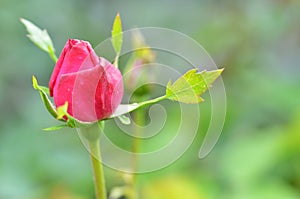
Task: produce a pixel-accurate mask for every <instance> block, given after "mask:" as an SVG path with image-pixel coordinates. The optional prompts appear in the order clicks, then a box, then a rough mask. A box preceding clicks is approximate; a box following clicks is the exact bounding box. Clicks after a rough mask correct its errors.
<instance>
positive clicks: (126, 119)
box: [118, 115, 131, 125]
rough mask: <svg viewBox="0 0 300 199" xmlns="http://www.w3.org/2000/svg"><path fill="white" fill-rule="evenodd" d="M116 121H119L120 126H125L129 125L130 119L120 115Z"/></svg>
mask: <svg viewBox="0 0 300 199" xmlns="http://www.w3.org/2000/svg"><path fill="white" fill-rule="evenodd" d="M118 119H119V120H120V122H121V123H122V124H125V125H129V124H131V121H130V118H129V117H127V116H126V115H120V116H118Z"/></svg>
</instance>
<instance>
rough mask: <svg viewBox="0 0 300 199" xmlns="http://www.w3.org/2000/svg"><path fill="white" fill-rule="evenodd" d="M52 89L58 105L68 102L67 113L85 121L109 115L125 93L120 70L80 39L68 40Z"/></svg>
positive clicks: (57, 67)
mask: <svg viewBox="0 0 300 199" xmlns="http://www.w3.org/2000/svg"><path fill="white" fill-rule="evenodd" d="M49 88H50V95H51V96H53V97H54V103H55V105H56V107H59V106H62V105H64V104H65V103H66V102H68V113H69V114H70V115H71V116H73V117H74V118H76V119H78V120H80V121H83V122H95V121H97V120H102V119H105V118H108V117H109V116H110V115H111V114H112V113H113V112H114V111H115V110H116V108H117V107H118V105H119V104H120V102H121V99H122V96H123V81H122V75H121V73H120V71H119V70H118V69H117V68H116V67H115V66H114V65H112V64H111V63H110V62H109V61H107V60H106V59H104V58H101V57H98V56H97V55H96V53H95V52H94V50H93V49H92V47H91V45H90V44H89V43H88V42H85V41H81V40H71V39H69V40H68V42H67V43H66V45H65V47H64V49H63V51H62V53H61V55H60V57H59V59H58V61H57V63H56V65H55V67H54V71H53V73H52V76H51V79H50V82H49Z"/></svg>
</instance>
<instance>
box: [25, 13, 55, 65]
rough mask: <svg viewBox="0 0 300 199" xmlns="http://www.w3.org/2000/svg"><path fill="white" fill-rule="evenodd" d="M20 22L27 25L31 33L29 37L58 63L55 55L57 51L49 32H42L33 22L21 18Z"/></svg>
mask: <svg viewBox="0 0 300 199" xmlns="http://www.w3.org/2000/svg"><path fill="white" fill-rule="evenodd" d="M20 21H21V22H22V23H23V24H24V25H25V27H26V30H27V32H28V33H29V34H28V35H27V37H28V38H29V39H30V40H31V41H32V42H33V43H34V44H35V45H36V46H37V47H39V48H40V49H42V50H43V51H45V52H47V53H48V54H49V55H50V57H51V59H52V60H53V61H54V62H56V61H57V57H56V55H55V49H54V46H53V43H52V40H51V38H50V36H49V34H48V32H47V30H42V29H40V28H39V27H37V26H36V25H35V24H33V23H32V22H30V21H28V20H26V19H23V18H21V19H20Z"/></svg>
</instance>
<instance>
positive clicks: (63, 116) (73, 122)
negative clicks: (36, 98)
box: [56, 102, 101, 128]
mask: <svg viewBox="0 0 300 199" xmlns="http://www.w3.org/2000/svg"><path fill="white" fill-rule="evenodd" d="M56 110H57V118H56V119H58V120H63V121H64V122H66V123H67V126H68V127H70V128H84V127H89V126H91V125H93V124H95V123H97V122H101V121H95V122H83V121H80V120H78V119H76V118H74V117H72V116H71V115H70V114H69V113H68V112H67V111H68V102H66V103H65V104H64V105H62V106H59V107H57V109H56Z"/></svg>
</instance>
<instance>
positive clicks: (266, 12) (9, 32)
mask: <svg viewBox="0 0 300 199" xmlns="http://www.w3.org/2000/svg"><path fill="white" fill-rule="evenodd" d="M299 10H300V1H299V0H263V1H261V0H253V1H238V0H224V1H221V0H210V1H209V0H206V1H200V0H193V1H189V0H188V1H179V0H178V1H174V0H166V1H158V0H153V1H131V0H122V1H121V0H120V1H116V0H102V1H100V0H98V1H96V0H86V1H84V0H65V1H60V0H51V1H46V0H39V1H37V0H27V1H19V0H1V1H0V19H1V20H0V25H1V28H0V35H1V37H0V41H1V48H0V65H1V68H0V93H1V94H0V110H1V115H0V199H41V198H43V199H90V198H93V195H94V190H93V184H92V183H93V182H92V172H91V168H90V162H89V158H88V155H87V152H86V150H85V148H84V147H83V146H82V144H81V142H80V140H79V138H78V137H77V134H76V132H75V130H61V131H58V132H53V133H45V132H43V131H42V130H41V129H43V128H45V127H48V126H51V125H55V124H57V122H56V121H55V120H54V119H52V118H51V117H50V116H49V114H48V113H47V112H46V110H45V109H44V108H43V105H42V103H41V100H40V99H39V96H38V93H37V92H35V91H34V90H33V89H32V86H31V75H32V74H35V75H36V76H37V77H38V79H39V81H40V84H42V85H47V83H48V80H49V77H50V74H51V72H52V68H53V63H52V61H51V60H50V59H49V57H48V55H47V54H45V53H44V52H42V51H40V50H39V49H38V48H37V47H35V46H34V45H33V44H32V43H31V42H30V41H29V40H28V39H27V38H26V37H25V34H26V31H25V28H24V27H23V25H22V24H21V23H20V22H19V18H20V17H24V18H26V19H29V20H32V21H33V22H34V23H36V24H37V25H39V26H40V27H43V28H47V30H48V32H49V34H50V35H51V37H52V38H53V41H54V45H55V47H56V49H57V53H60V51H61V49H62V47H63V45H64V43H65V42H66V40H67V38H69V37H70V38H79V39H84V40H88V41H90V42H91V43H92V44H93V45H96V44H98V43H99V42H101V41H102V40H104V39H106V38H107V37H108V36H109V35H110V29H111V25H112V21H113V18H114V16H115V14H116V13H117V12H120V14H121V17H122V20H123V26H124V29H129V28H133V27H147V26H154V27H165V28H171V29H175V30H177V31H179V32H182V33H185V34H187V35H189V36H190V37H192V38H193V39H195V40H196V41H198V42H199V43H200V44H202V45H203V46H204V47H205V48H206V50H207V51H208V52H209V53H210V55H211V56H212V58H213V59H214V60H215V62H216V64H217V65H218V66H221V67H225V68H226V70H225V72H224V73H223V80H224V83H225V86H226V91H227V101H228V102H227V109H228V112H227V116H226V123H225V127H224V130H223V132H222V136H221V138H220V140H219V142H218V143H217V145H216V147H215V148H214V150H213V151H212V152H211V153H210V155H209V156H208V157H206V158H205V159H202V160H199V159H198V157H197V155H198V149H199V146H200V145H201V143H202V140H203V137H204V135H203V132H204V129H205V128H206V126H207V123H208V122H209V108H207V107H209V103H203V104H201V105H200V107H202V112H201V116H202V117H204V119H203V121H202V123H201V124H202V127H200V129H199V134H198V136H197V138H196V139H195V141H194V142H193V144H192V146H191V147H190V148H189V150H188V151H187V152H186V153H185V154H184V156H182V157H181V158H180V159H179V160H178V161H177V162H175V163H174V164H173V165H172V166H170V167H167V168H165V169H163V170H160V171H157V172H153V173H149V174H144V175H139V179H140V188H141V190H142V197H141V198H145V199H179V198H180V199H181V198H189V199H260V198H269V199H299V198H300V106H299V105H300V103H299V99H300V92H299V91H300V67H299V66H300V65H299V63H300V59H299V55H300V26H299V24H300V11H299ZM206 115H207V117H206ZM155 144H156V143H155V142H153V145H154V146H155ZM106 175H107V184H108V187H109V189H111V188H112V187H113V186H117V185H122V184H123V182H122V180H121V179H120V177H119V176H118V175H117V174H116V172H115V171H113V170H111V169H109V168H106Z"/></svg>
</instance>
